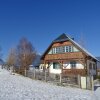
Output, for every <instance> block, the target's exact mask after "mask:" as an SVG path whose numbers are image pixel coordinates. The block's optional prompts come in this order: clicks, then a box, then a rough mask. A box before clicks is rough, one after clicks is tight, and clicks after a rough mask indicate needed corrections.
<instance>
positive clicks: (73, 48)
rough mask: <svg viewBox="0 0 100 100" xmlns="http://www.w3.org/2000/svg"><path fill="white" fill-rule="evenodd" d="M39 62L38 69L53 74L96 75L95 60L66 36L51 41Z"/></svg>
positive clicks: (62, 35)
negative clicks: (46, 70)
mask: <svg viewBox="0 0 100 100" xmlns="http://www.w3.org/2000/svg"><path fill="white" fill-rule="evenodd" d="M41 61H42V64H41V65H40V69H41V70H42V69H48V70H49V72H50V73H53V74H61V73H62V74H72V75H78V74H80V75H96V69H97V59H96V58H95V57H94V56H93V55H92V54H90V53H89V52H88V51H87V50H86V49H84V48H83V47H81V46H80V45H79V44H78V43H77V42H75V41H74V39H73V38H70V37H69V36H67V35H66V34H61V35H60V36H59V37H58V38H56V39H55V40H54V41H52V43H51V44H50V46H49V47H48V48H47V50H46V51H45V52H44V54H43V55H42V57H41Z"/></svg>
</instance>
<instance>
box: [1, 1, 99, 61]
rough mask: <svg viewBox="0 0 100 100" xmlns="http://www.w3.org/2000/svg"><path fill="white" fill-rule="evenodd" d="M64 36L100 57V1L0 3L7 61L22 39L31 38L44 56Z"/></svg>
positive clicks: (2, 44)
mask: <svg viewBox="0 0 100 100" xmlns="http://www.w3.org/2000/svg"><path fill="white" fill-rule="evenodd" d="M61 33H67V34H69V35H71V36H72V37H74V38H75V40H76V41H78V40H79V39H80V37H81V36H83V39H84V40H85V47H86V48H87V49H88V50H89V51H90V52H91V53H92V54H93V55H94V56H100V45H99V44H100V1H99V0H0V46H1V47H2V53H3V59H6V57H7V55H8V52H9V49H10V48H11V47H15V46H16V45H17V44H18V41H19V40H20V38H21V37H23V36H24V37H27V39H28V40H30V41H31V42H32V44H33V45H34V47H35V48H36V50H37V52H39V53H41V54H42V53H43V52H44V51H45V49H46V48H47V47H48V45H49V44H50V43H51V41H52V40H54V39H55V38H56V37H58V36H59V35H60V34H61Z"/></svg>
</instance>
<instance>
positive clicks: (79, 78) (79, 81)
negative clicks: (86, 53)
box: [78, 75, 81, 88]
mask: <svg viewBox="0 0 100 100" xmlns="http://www.w3.org/2000/svg"><path fill="white" fill-rule="evenodd" d="M78 85H79V87H80V88H81V76H80V75H78Z"/></svg>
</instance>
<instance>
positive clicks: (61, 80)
mask: <svg viewBox="0 0 100 100" xmlns="http://www.w3.org/2000/svg"><path fill="white" fill-rule="evenodd" d="M60 83H62V74H60Z"/></svg>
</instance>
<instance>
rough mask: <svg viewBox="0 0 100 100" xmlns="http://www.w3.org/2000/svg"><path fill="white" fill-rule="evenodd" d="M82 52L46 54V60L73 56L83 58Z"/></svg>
mask: <svg viewBox="0 0 100 100" xmlns="http://www.w3.org/2000/svg"><path fill="white" fill-rule="evenodd" d="M83 57H84V56H83V54H82V52H71V53H70V52H69V53H62V54H47V55H46V56H45V58H44V59H45V60H53V59H72V58H83Z"/></svg>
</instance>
